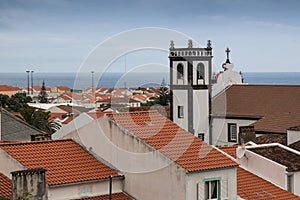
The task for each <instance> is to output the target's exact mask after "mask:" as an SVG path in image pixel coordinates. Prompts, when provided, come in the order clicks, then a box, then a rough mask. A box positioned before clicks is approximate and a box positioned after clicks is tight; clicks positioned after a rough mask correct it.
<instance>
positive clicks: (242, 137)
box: [239, 126, 256, 144]
mask: <svg viewBox="0 0 300 200" xmlns="http://www.w3.org/2000/svg"><path fill="white" fill-rule="evenodd" d="M255 140H256V134H255V130H254V126H240V128H239V144H245V143H247V142H250V141H252V142H255Z"/></svg>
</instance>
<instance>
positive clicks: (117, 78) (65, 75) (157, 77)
mask: <svg viewBox="0 0 300 200" xmlns="http://www.w3.org/2000/svg"><path fill="white" fill-rule="evenodd" d="M29 78H30V80H31V77H29ZM243 78H244V82H245V83H248V84H258V85H300V72H243ZM92 79H93V80H92ZM163 80H164V81H165V83H166V84H167V85H169V73H168V72H147V73H142V72H134V73H126V74H125V73H124V72H105V73H103V74H101V76H100V73H94V74H93V75H92V74H91V73H88V72H86V73H77V72H62V73H57V72H36V73H33V85H35V86H36V85H40V86H41V85H42V82H43V81H44V82H45V85H46V86H48V87H55V86H68V87H69V88H72V89H84V88H87V87H91V85H92V82H94V87H105V88H114V87H115V88H116V87H119V88H120V87H130V88H137V87H153V86H159V85H161V83H162V81H163ZM27 81H28V76H27V73H25V72H24V73H22V72H1V73H0V85H10V86H16V87H21V88H26V87H27V84H28V82H27ZM30 84H31V83H30Z"/></svg>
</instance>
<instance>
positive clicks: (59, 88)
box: [56, 86, 70, 91]
mask: <svg viewBox="0 0 300 200" xmlns="http://www.w3.org/2000/svg"><path fill="white" fill-rule="evenodd" d="M56 88H57V89H58V90H62V91H70V88H69V87H67V86H56Z"/></svg>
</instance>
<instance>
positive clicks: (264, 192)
mask: <svg viewBox="0 0 300 200" xmlns="http://www.w3.org/2000/svg"><path fill="white" fill-rule="evenodd" d="M237 185H238V195H239V196H240V197H241V198H243V199H245V200H266V199H276V200H287V199H289V200H291V199H295V200H296V199H300V197H298V196H296V195H294V194H292V193H290V192H288V191H286V190H283V189H281V188H279V187H277V186H275V185H273V184H272V183H270V182H268V181H266V180H264V179H262V178H260V177H258V176H256V175H254V174H252V173H250V172H248V171H246V170H244V169H242V168H240V167H238V169H237Z"/></svg>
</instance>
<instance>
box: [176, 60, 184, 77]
mask: <svg viewBox="0 0 300 200" xmlns="http://www.w3.org/2000/svg"><path fill="white" fill-rule="evenodd" d="M177 79H183V65H182V64H181V63H179V64H178V65H177Z"/></svg>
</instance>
